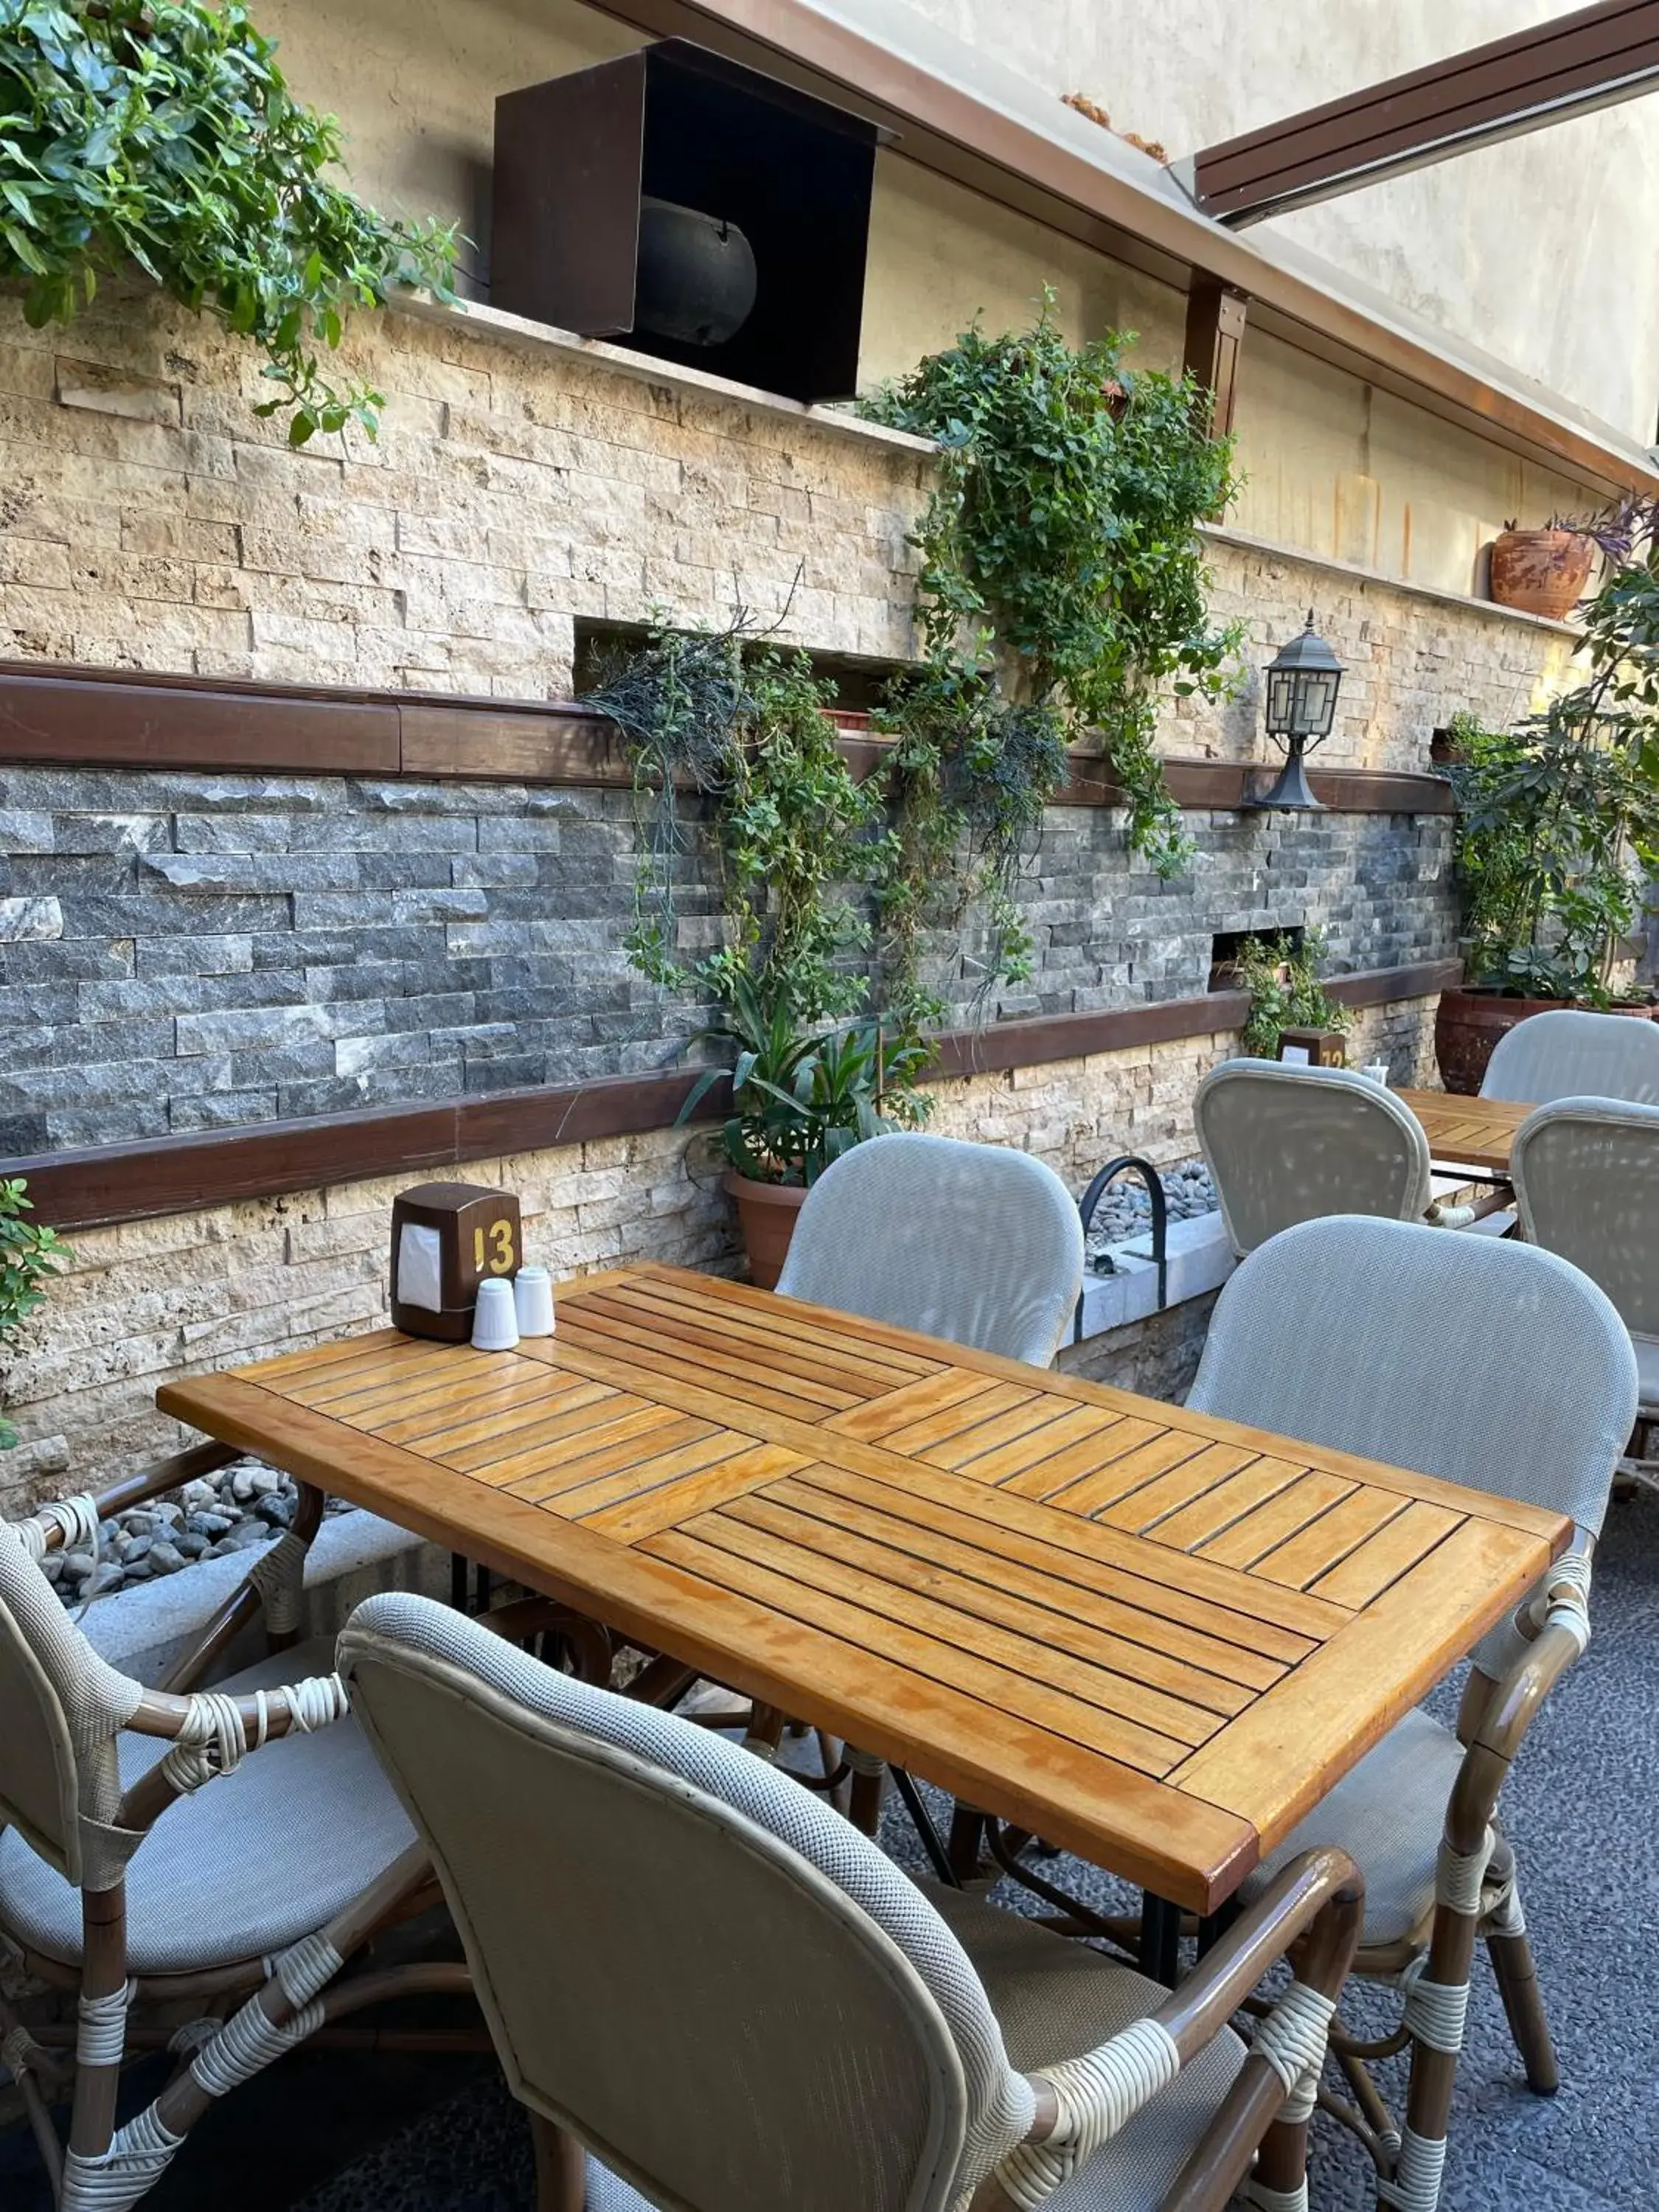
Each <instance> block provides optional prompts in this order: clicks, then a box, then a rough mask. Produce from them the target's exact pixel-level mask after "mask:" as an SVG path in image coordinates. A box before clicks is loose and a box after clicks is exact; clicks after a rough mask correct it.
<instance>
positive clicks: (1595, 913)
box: [1448, 501, 1659, 1006]
mask: <svg viewBox="0 0 1659 2212" xmlns="http://www.w3.org/2000/svg"><path fill="white" fill-rule="evenodd" d="M1573 527H1577V528H1583V530H1584V531H1585V532H1586V534H1587V535H1589V536H1592V537H1595V538H1596V540H1597V542H1598V544H1600V545H1601V549H1602V550H1603V551H1604V552H1605V553H1606V554H1607V556H1608V566H1607V574H1606V575H1605V577H1604V580H1603V581H1602V583H1601V586H1600V588H1599V589H1598V590H1597V592H1595V596H1594V597H1593V598H1592V599H1590V601H1589V605H1588V606H1587V608H1586V611H1585V638H1584V654H1585V658H1586V659H1587V661H1588V674H1587V676H1586V678H1585V680H1584V681H1583V683H1582V684H1577V685H1576V686H1574V687H1573V688H1572V689H1571V690H1568V691H1565V692H1564V693H1563V694H1562V695H1561V696H1559V698H1557V699H1554V700H1553V701H1552V702H1550V704H1549V705H1548V706H1547V708H1545V709H1544V711H1543V712H1542V713H1541V714H1534V715H1532V716H1529V717H1528V719H1527V720H1525V721H1523V722H1522V723H1521V724H1520V725H1519V726H1517V727H1516V728H1515V729H1512V730H1488V729H1485V728H1483V727H1482V726H1481V725H1480V722H1479V721H1478V720H1476V719H1475V718H1474V716H1473V715H1468V714H1461V715H1458V716H1456V717H1455V718H1454V720H1453V721H1452V724H1451V738H1452V746H1453V757H1452V759H1451V762H1450V763H1449V769H1448V774H1449V779H1450V781H1451V785H1452V790H1453V793H1454V795H1455V799H1456V801H1457V810H1458V811H1457V820H1456V825H1455V831H1454V852H1455V862H1456V869H1457V879H1458V884H1459V888H1460V890H1461V893H1462V902H1463V922H1464V928H1465V932H1466V933H1467V938H1468V957H1467V966H1468V974H1469V978H1470V981H1472V982H1479V983H1483V984H1486V985H1487V986H1489V987H1492V988H1493V989H1495V990H1497V991H1499V992H1502V993H1505V994H1510V995H1514V996H1520V997H1522V998H1538V999H1563V1000H1578V1001H1581V1002H1583V1003H1584V1004H1586V1005H1589V1006H1607V1004H1608V1003H1609V1002H1610V1000H1611V997H1612V975H1613V965H1614V962H1615V960H1616V958H1617V955H1618V949H1619V945H1620V940H1621V939H1623V938H1625V937H1626V934H1627V933H1629V931H1630V930H1631V929H1632V927H1633V925H1634V923H1635V921H1636V916H1637V913H1638V907H1639V903H1640V899H1641V890H1642V883H1643V880H1644V878H1646V877H1650V876H1651V875H1652V874H1653V873H1654V872H1656V869H1659V505H1656V504H1655V503H1654V502H1651V501H1631V502H1629V503H1627V504H1626V506H1624V507H1620V508H1619V509H1617V510H1615V511H1614V512H1613V513H1612V514H1609V515H1607V516H1605V517H1602V518H1601V519H1600V520H1591V521H1589V522H1588V523H1583V524H1576V525H1574V526H1573Z"/></svg>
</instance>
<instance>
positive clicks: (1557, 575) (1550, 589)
mask: <svg viewBox="0 0 1659 2212" xmlns="http://www.w3.org/2000/svg"><path fill="white" fill-rule="evenodd" d="M1594 559H1595V539H1594V538H1586V537H1584V536H1583V533H1582V532H1579V531H1577V530H1506V531H1505V532H1504V534H1503V536H1502V537H1501V538H1497V539H1495V540H1494V541H1493V544H1492V597H1493V599H1496V600H1497V602H1498V605H1499V606H1500V607H1518V608H1520V610H1521V611H1522V613H1523V614H1529V615H1549V616H1552V617H1553V618H1554V619H1555V620H1556V621H1557V622H1565V620H1566V618H1567V617H1568V616H1569V615H1570V614H1571V612H1572V611H1573V609H1574V607H1575V606H1577V604H1578V601H1579V600H1580V599H1582V598H1583V594H1584V586H1585V584H1586V583H1587V582H1588V581H1589V572H1590V563H1591V562H1592V561H1593V560H1594Z"/></svg>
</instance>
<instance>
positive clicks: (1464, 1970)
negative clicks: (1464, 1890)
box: [1393, 1899, 1478, 2212]
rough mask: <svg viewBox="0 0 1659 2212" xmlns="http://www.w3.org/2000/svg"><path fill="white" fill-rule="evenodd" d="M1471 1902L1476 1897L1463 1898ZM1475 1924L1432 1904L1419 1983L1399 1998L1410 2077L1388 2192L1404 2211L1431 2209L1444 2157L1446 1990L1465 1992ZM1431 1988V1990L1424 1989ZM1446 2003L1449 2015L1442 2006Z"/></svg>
mask: <svg viewBox="0 0 1659 2212" xmlns="http://www.w3.org/2000/svg"><path fill="white" fill-rule="evenodd" d="M1468 1903H1469V1904H1470V1905H1472V1906H1473V1905H1474V1904H1475V1903H1476V1900H1475V1899H1469V1900H1468ZM1477 1926H1478V1912H1477V1911H1475V1910H1469V1911H1461V1910H1458V1909H1456V1908H1455V1907H1454V1906H1453V1905H1449V1903H1448V1902H1447V1901H1446V1900H1445V1899H1442V1901H1441V1903H1440V1904H1439V1905H1438V1906H1437V1909H1436V1911H1435V1917H1434V1933H1433V1935H1432V1936H1431V1938H1430V1940H1429V1955H1428V1958H1427V1960H1426V1962H1425V1969H1424V1972H1423V1973H1422V1975H1421V1977H1420V1982H1419V1986H1418V1987H1417V1988H1414V1989H1413V1990H1412V1991H1411V1992H1410V1994H1409V1995H1408V1996H1407V2000H1406V2025H1407V2027H1409V2028H1410V2030H1411V2038H1412V2039H1411V2084H1410V2087H1409V2088H1408V2089H1407V2094H1406V2125H1405V2129H1404V2131H1403V2134H1402V2136H1401V2146H1400V2156H1399V2160H1398V2162H1397V2163H1396V2165H1395V2172H1394V2183H1393V2185H1394V2188H1395V2191H1396V2192H1397V2194H1396V2195H1395V2198H1394V2199H1393V2201H1394V2202H1395V2203H1402V2204H1406V2205H1408V2206H1410V2207H1411V2209H1412V2212H1435V2207H1436V2206H1437V2204H1438V2203H1439V2201H1440V2179H1441V2174H1442V2172H1443V2169H1444V2166H1445V2163H1446V2133H1447V2130H1448V2127H1449V2124H1450V2120H1451V2100H1452V2085H1453V2083H1454V2082H1455V2080H1456V2078H1457V2061H1458V2057H1459V2054H1460V2052H1461V2051H1462V2042H1463V2023H1462V2015H1461V2011H1460V2010H1459V2009H1458V2008H1456V2006H1455V1999H1454V1998H1453V1996H1452V1993H1454V1992H1455V1991H1456V1990H1460V1989H1461V1990H1464V1991H1465V1992H1467V1990H1468V1980H1469V1969H1470V1967H1471V1966H1472V1965H1473V1964H1474V1939H1475V1932H1476V1929H1477ZM1431 1993H1433V1996H1432V1997H1431ZM1443 2007H1445V2008H1448V2009H1449V2011H1450V2013H1451V2015H1452V2016H1451V2017H1450V2018H1447V2017H1445V2016H1444V2015H1443Z"/></svg>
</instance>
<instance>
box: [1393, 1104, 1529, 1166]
mask: <svg viewBox="0 0 1659 2212" xmlns="http://www.w3.org/2000/svg"><path fill="white" fill-rule="evenodd" d="M1395 1097H1396V1098H1398V1099H1399V1100H1400V1101H1401V1104H1402V1105H1406V1106H1409V1107H1410V1108H1411V1109H1412V1111H1413V1114H1415V1115H1416V1116H1417V1118H1418V1120H1419V1121H1420V1122H1421V1123H1422V1124H1423V1127H1424V1130H1425V1133H1426V1135H1427V1137H1428V1139H1429V1151H1430V1153H1431V1155H1432V1157H1433V1158H1434V1159H1435V1160H1436V1162H1439V1161H1442V1160H1445V1161H1449V1162H1450V1163H1453V1164H1455V1165H1456V1166H1459V1167H1469V1168H1479V1169H1480V1170H1482V1171H1483V1172H1484V1173H1486V1174H1487V1175H1491V1176H1496V1177H1498V1179H1500V1180H1502V1181H1505V1182H1506V1181H1507V1180H1508V1178H1509V1172H1510V1148H1511V1147H1512V1146H1513V1145H1514V1143H1515V1133H1516V1130H1517V1129H1518V1128H1519V1127H1521V1124H1522V1122H1523V1121H1525V1120H1526V1118H1527V1116H1528V1114H1530V1113H1531V1112H1532V1110H1533V1109H1532V1108H1531V1107H1530V1106H1528V1105H1524V1104H1522V1103H1517V1102H1516V1100H1514V1099H1510V1098H1465V1097H1459V1096H1458V1095H1457V1094H1456V1093H1455V1092H1453V1091H1395Z"/></svg>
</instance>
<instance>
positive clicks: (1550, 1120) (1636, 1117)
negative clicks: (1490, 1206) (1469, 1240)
mask: <svg viewBox="0 0 1659 2212" xmlns="http://www.w3.org/2000/svg"><path fill="white" fill-rule="evenodd" d="M1640 1026H1641V1024H1637V1023H1632V1028H1638V1027H1640ZM1510 1174H1511V1176H1512V1177H1513V1179H1514V1182H1515V1195H1516V1203H1517V1205H1518V1206H1519V1207H1520V1212H1521V1228H1522V1234H1523V1235H1524V1236H1525V1237H1526V1238H1527V1241H1528V1243H1531V1244H1541V1245H1542V1246H1543V1248H1544V1249H1545V1250H1546V1251H1547V1252H1558V1253H1559V1254H1560V1255H1561V1257H1562V1258H1563V1259H1564V1260H1571V1262H1572V1264H1573V1266H1574V1267H1582V1268H1583V1271H1584V1273H1586V1274H1587V1275H1588V1276H1589V1278H1590V1279H1591V1281H1592V1282H1595V1283H1599V1284H1600V1285H1601V1288H1602V1289H1603V1290H1604V1291H1606V1292H1607V1296H1608V1297H1610V1298H1611V1299H1612V1300H1613V1304H1614V1305H1616V1306H1617V1307H1618V1309H1619V1311H1620V1315H1621V1316H1623V1319H1624V1322H1625V1326H1626V1328H1628V1329H1629V1331H1630V1332H1631V1334H1632V1336H1641V1337H1647V1338H1655V1337H1659V1105H1656V1106H1630V1105H1625V1104H1622V1103H1619V1102H1617V1101H1615V1100H1613V1099H1611V1098H1561V1099H1558V1100H1557V1101H1556V1102H1555V1103H1553V1105H1549V1106H1541V1107H1540V1108H1539V1109H1538V1111H1537V1112H1536V1113H1535V1114H1528V1116H1527V1118H1526V1120H1525V1121H1523V1122H1522V1124H1521V1127H1520V1128H1519V1129H1518V1130H1517V1131H1516V1139H1515V1148H1514V1151H1513V1152H1511V1153H1510Z"/></svg>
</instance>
